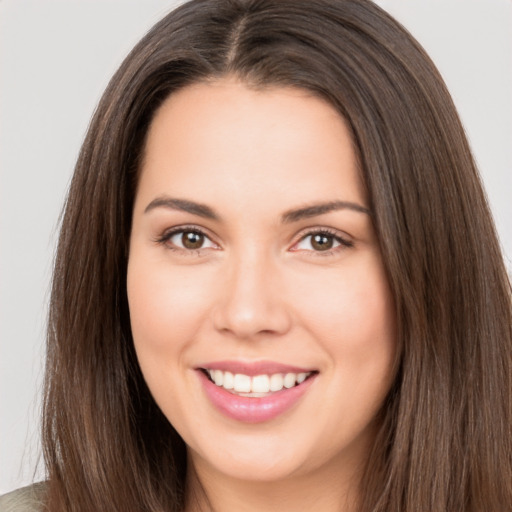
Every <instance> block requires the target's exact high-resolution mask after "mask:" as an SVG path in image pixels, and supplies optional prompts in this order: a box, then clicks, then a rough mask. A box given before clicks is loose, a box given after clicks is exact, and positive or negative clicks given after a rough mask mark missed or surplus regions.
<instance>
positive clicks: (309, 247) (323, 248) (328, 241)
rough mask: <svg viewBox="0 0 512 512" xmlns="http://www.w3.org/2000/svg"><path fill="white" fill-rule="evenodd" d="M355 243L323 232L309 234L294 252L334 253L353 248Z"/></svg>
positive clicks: (295, 246)
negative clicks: (345, 248)
mask: <svg viewBox="0 0 512 512" xmlns="http://www.w3.org/2000/svg"><path fill="white" fill-rule="evenodd" d="M352 246H353V243H352V242H351V241H349V240H346V239H344V238H342V237H341V236H340V235H339V234H337V233H332V232H330V231H326V230H321V231H315V232H313V233H308V234H307V235H306V236H303V237H302V238H301V239H300V240H299V242H298V243H297V244H295V245H294V247H293V250H302V251H314V252H325V253H329V252H334V251H336V250H338V249H341V248H344V247H352Z"/></svg>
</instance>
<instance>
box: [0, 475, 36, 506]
mask: <svg viewBox="0 0 512 512" xmlns="http://www.w3.org/2000/svg"><path fill="white" fill-rule="evenodd" d="M45 488H46V484H45V482H39V483H37V484H32V485H29V486H27V487H22V488H21V489H16V490H15V491H12V492H10V493H8V494H4V495H3V496H0V512H41V511H42V510H43V502H42V498H43V496H44V490H45Z"/></svg>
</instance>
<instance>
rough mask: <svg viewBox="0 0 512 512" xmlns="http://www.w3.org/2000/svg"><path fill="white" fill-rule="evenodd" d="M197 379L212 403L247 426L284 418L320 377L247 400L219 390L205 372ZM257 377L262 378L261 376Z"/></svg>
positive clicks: (220, 388) (198, 372)
mask: <svg viewBox="0 0 512 512" xmlns="http://www.w3.org/2000/svg"><path fill="white" fill-rule="evenodd" d="M216 368H217V369H221V368H218V367H216ZM226 371H228V370H226ZM240 373H241V372H240ZM263 373H266V372H263ZM272 373H279V372H272ZM197 375H198V376H199V379H200V381H201V384H202V385H203V389H204V390H205V393H206V396H207V397H208V398H209V400H210V401H211V403H212V404H213V405H214V406H215V407H216V408H217V409H218V410H219V411H220V412H221V413H223V414H224V415H225V416H227V417H229V418H231V419H234V420H236V421H241V422H244V423H262V422H264V421H269V420H272V419H274V418H276V417H277V416H279V415H281V414H283V413H284V412H286V411H287V410H289V409H290V408H291V407H293V406H294V405H295V404H296V403H297V402H298V401H299V400H300V398H301V397H302V396H303V395H304V394H305V393H306V392H307V391H308V389H309V388H310V387H311V385H312V383H313V381H314V380H315V378H316V376H317V374H313V375H312V376H311V377H309V378H308V379H306V380H305V381H304V382H303V383H302V384H299V385H298V386H294V387H293V388H290V389H282V390H281V391H277V392H275V393H272V394H271V395H268V396H265V397H261V398H259V397H244V396H239V395H236V394H234V393H230V392H229V391H227V390H225V389H224V388H222V387H219V386H216V385H215V384H214V383H213V382H212V381H211V380H210V379H209V378H208V377H207V376H206V375H205V374H204V372H203V371H202V370H198V371H197ZM246 375H247V373H246ZM254 375H258V373H255V374H254Z"/></svg>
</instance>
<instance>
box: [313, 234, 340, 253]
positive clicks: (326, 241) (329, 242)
mask: <svg viewBox="0 0 512 512" xmlns="http://www.w3.org/2000/svg"><path fill="white" fill-rule="evenodd" d="M333 245H334V237H333V236H332V235H324V234H323V233H318V234H316V235H312V236H311V247H313V249H315V251H328V250H329V249H332V247H333Z"/></svg>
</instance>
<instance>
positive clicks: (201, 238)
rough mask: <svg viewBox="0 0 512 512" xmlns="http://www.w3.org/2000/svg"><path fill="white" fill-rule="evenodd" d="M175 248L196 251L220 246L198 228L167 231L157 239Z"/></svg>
mask: <svg viewBox="0 0 512 512" xmlns="http://www.w3.org/2000/svg"><path fill="white" fill-rule="evenodd" d="M157 241H158V242H159V243H162V244H165V245H166V246H167V247H169V248H170V249H173V250H183V251H196V250H199V249H209V248H212V249H217V248H218V246H217V244H215V243H214V242H212V241H211V240H210V238H208V236H207V235H206V234H205V233H203V232H202V231H201V230H199V229H197V228H188V229H187V228H179V229H173V230H171V231H167V232H166V233H164V235H163V236H162V237H160V238H159V239H158V240H157Z"/></svg>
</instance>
